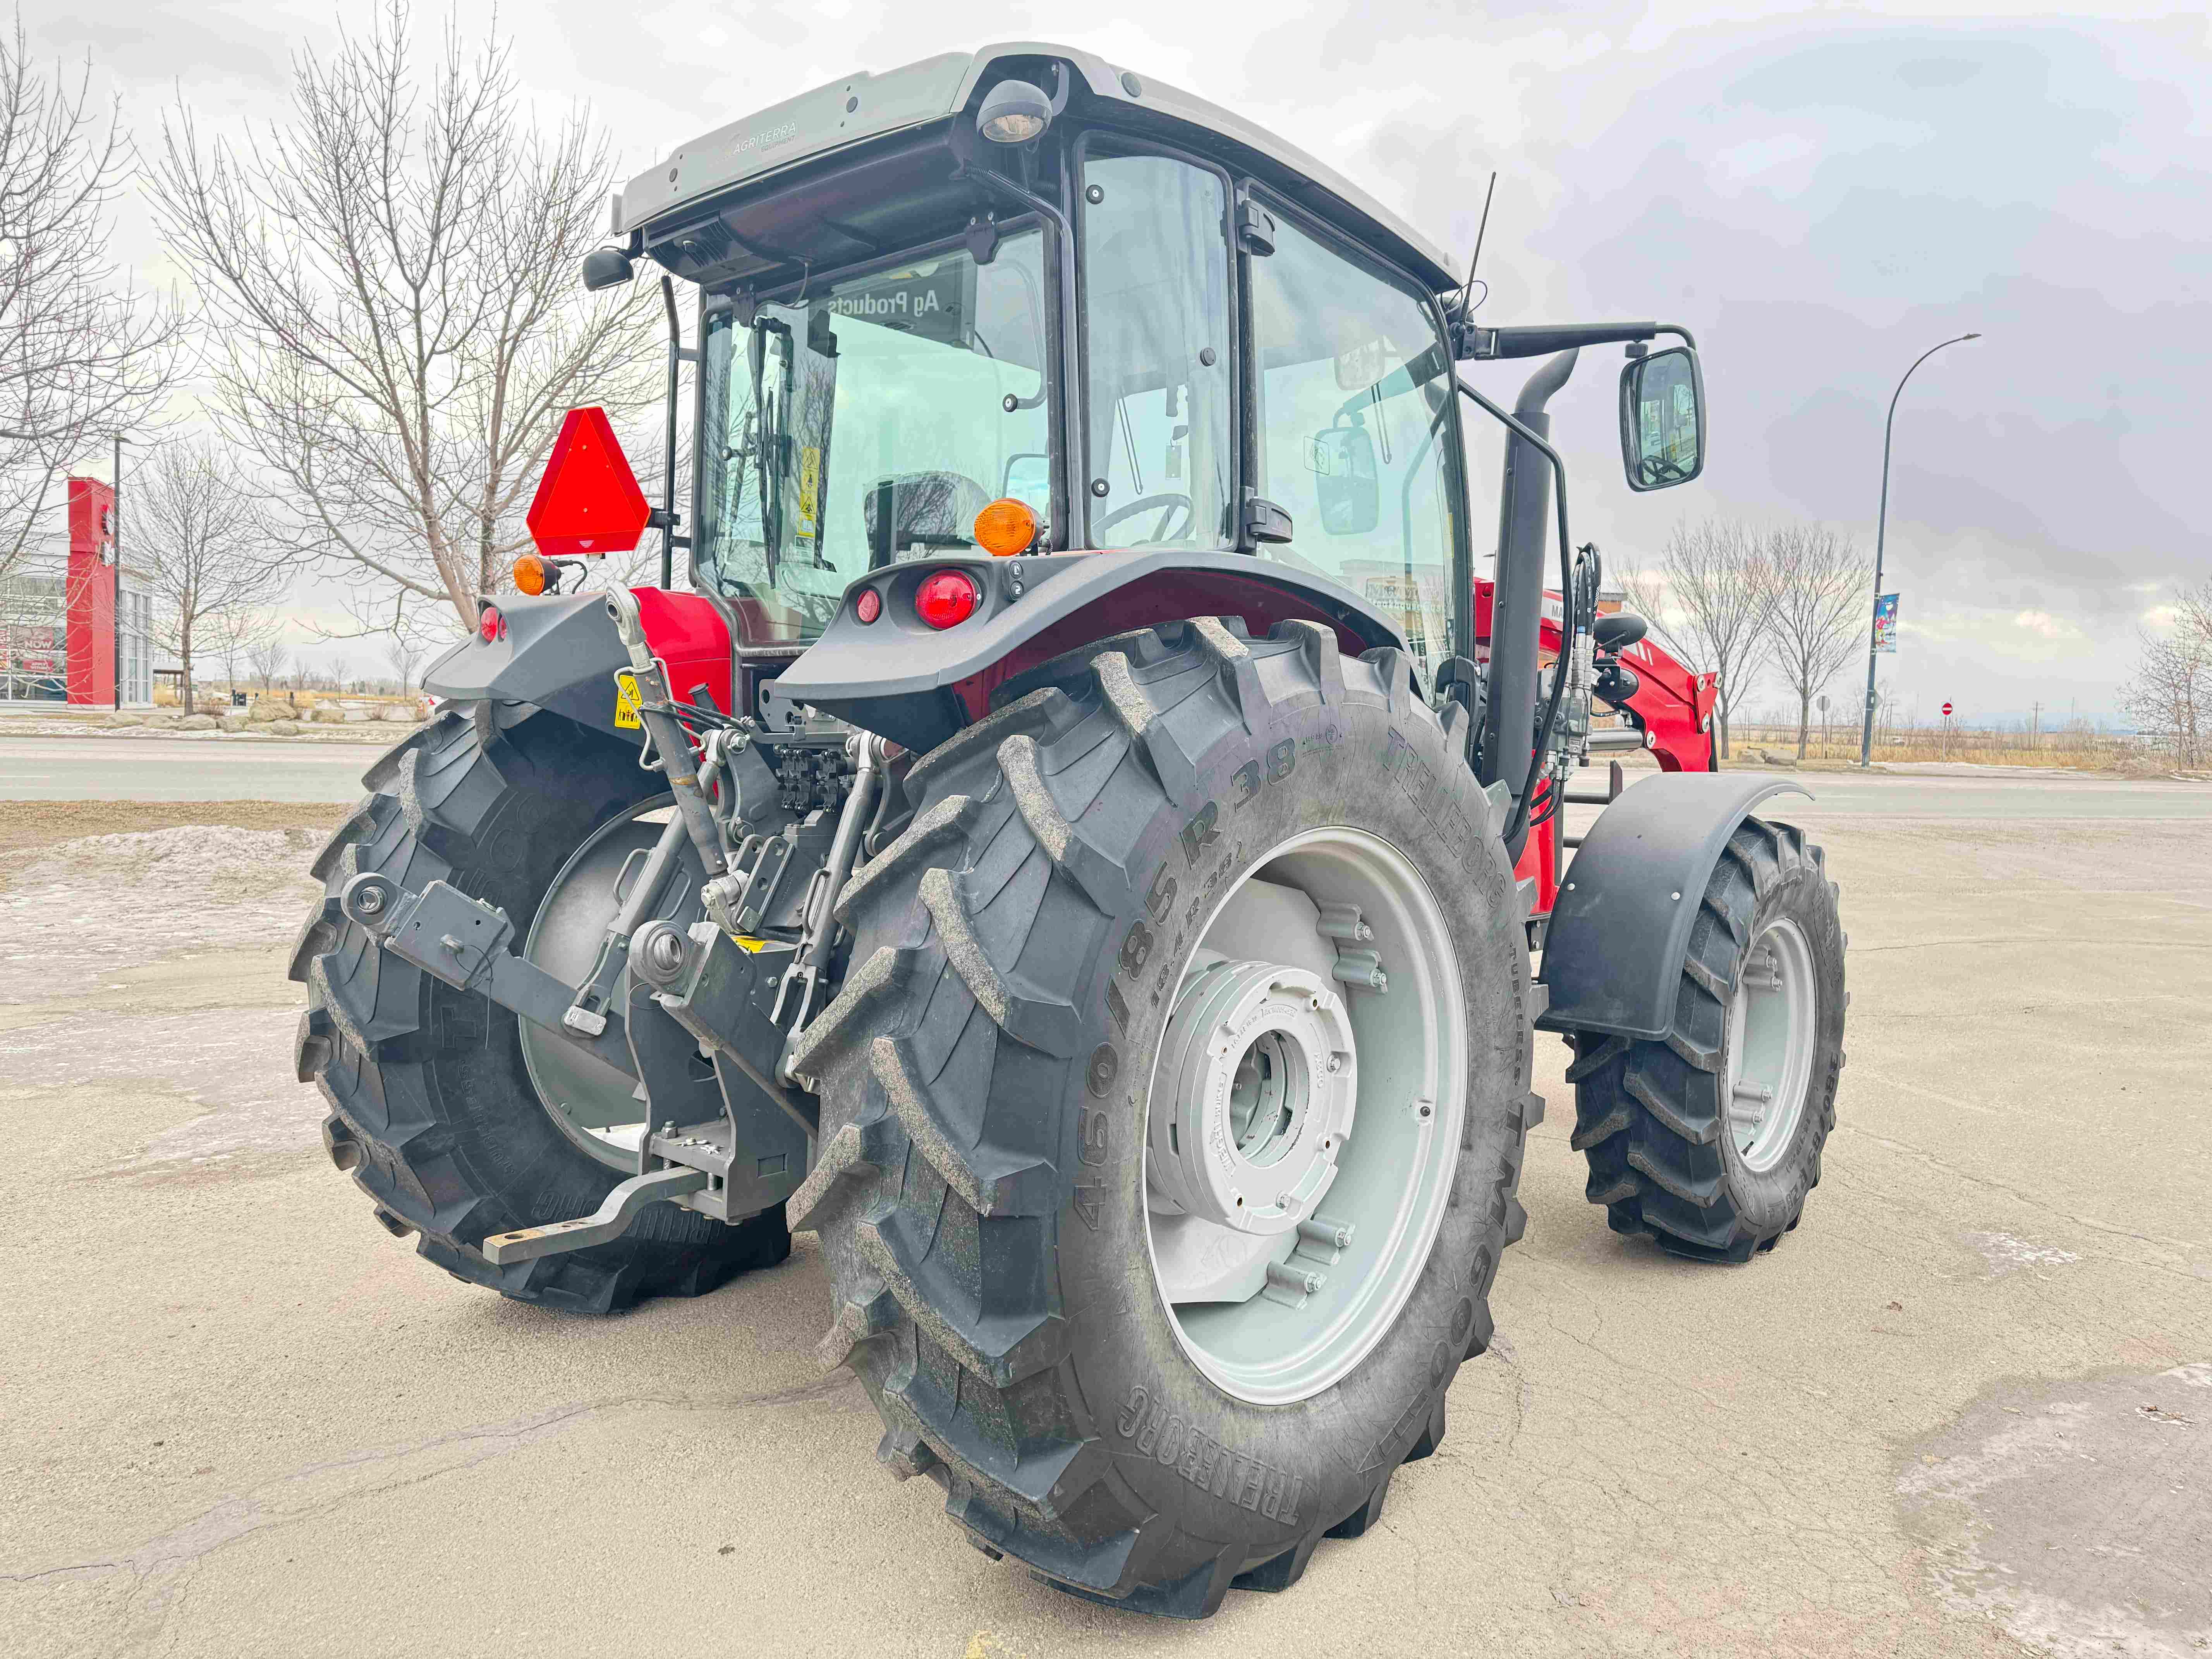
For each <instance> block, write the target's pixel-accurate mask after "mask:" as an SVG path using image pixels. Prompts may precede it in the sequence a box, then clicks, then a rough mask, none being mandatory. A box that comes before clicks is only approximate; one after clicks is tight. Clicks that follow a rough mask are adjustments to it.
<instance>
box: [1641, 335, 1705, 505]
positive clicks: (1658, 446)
mask: <svg viewBox="0 0 2212 1659" xmlns="http://www.w3.org/2000/svg"><path fill="white" fill-rule="evenodd" d="M1620 461H1621V465H1623V466H1624V467H1626V469H1627V471H1628V487H1629V488H1630V489H1634V490H1645V489H1667V488H1668V486H1670V485H1673V484H1679V483H1689V482H1690V480H1691V479H1692V478H1694V477H1697V476H1698V474H1699V473H1700V472H1702V471H1705V376H1704V375H1703V374H1701V373H1700V372H1699V368H1698V354H1697V353H1696V352H1694V351H1692V350H1691V349H1689V348H1688V347H1687V346H1672V347H1669V348H1668V349H1667V350H1665V351H1654V352H1652V353H1650V355H1649V356H1643V357H1634V358H1631V359H1630V360H1629V363H1628V367H1627V368H1624V369H1622V370H1621V371H1620Z"/></svg>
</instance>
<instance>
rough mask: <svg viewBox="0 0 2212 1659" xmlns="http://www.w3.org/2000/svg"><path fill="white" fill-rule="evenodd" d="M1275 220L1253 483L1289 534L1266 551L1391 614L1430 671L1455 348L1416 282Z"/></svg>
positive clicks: (1444, 530)
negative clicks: (1440, 332)
mask: <svg viewBox="0 0 2212 1659" xmlns="http://www.w3.org/2000/svg"><path fill="white" fill-rule="evenodd" d="M1276 220H1277V224H1276V235H1275V251H1274V252H1273V254H1271V255H1268V256H1267V257H1265V258H1256V257H1255V258H1252V259H1251V260H1249V262H1248V268H1249V271H1250V273H1251V275H1250V283H1251V295H1252V342H1253V352H1254V358H1255V382H1256V390H1257V392H1258V408H1257V422H1258V433H1257V440H1258V441H1257V443H1256V444H1255V451H1256V456H1255V459H1256V460H1257V463H1258V475H1257V477H1255V478H1254V480H1253V484H1254V486H1255V489H1257V491H1258V492H1259V494H1260V495H1262V496H1264V497H1265V498H1266V499H1267V500H1268V501H1273V503H1274V504H1275V505H1276V506H1278V507H1282V508H1283V509H1284V510H1285V511H1286V512H1287V513H1289V514H1290V515H1291V539H1290V540H1289V541H1288V542H1286V543H1282V544H1263V545H1262V546H1261V548H1260V549H1259V552H1260V554H1261V556H1262V557H1266V558H1271V559H1275V560H1278V561H1279V562H1283V563H1285V564H1291V565H1296V566H1297V567H1298V568H1301V569H1304V570H1307V571H1311V572H1316V573H1318V574H1322V575H1324V576H1327V577H1328V578H1329V579H1330V580H1334V581H1336V582H1339V583H1340V584H1341V585H1342V586H1346V587H1348V588H1350V589H1351V590H1352V592H1355V593H1357V594H1358V595H1359V596H1360V597H1361V598H1362V599H1364V600H1365V601H1366V602H1367V603H1368V604H1369V605H1370V606H1372V607H1373V608H1374V609H1375V610H1376V611H1380V612H1382V613H1383V615H1384V616H1387V617H1391V618H1393V619H1394V620H1396V621H1397V622H1398V623H1399V626H1400V627H1401V629H1402V630H1403V631H1404V633H1405V635H1406V639H1407V644H1408V645H1409V646H1410V647H1412V650H1413V654H1414V656H1415V657H1416V658H1418V659H1419V660H1420V662H1421V665H1422V667H1423V670H1424V673H1425V674H1426V673H1427V672H1428V671H1433V669H1434V668H1435V666H1436V665H1437V663H1439V662H1440V661H1442V660H1443V658H1445V657H1446V656H1448V655H1449V654H1450V653H1451V643H1450V640H1451V615H1452V604H1451V586H1450V575H1451V569H1452V544H1453V527H1452V519H1451V502H1452V501H1453V500H1454V498H1455V495H1457V493H1458V484H1457V474H1456V471H1455V468H1456V457H1457V449H1456V445H1455V430H1454V428H1453V425H1452V411H1451V390H1452V383H1451V379H1450V376H1449V373H1448V372H1447V366H1448V364H1449V357H1448V356H1446V355H1445V353H1444V352H1443V349H1442V348H1441V345H1440V343H1439V341H1438V339H1437V329H1436V325H1435V323H1434V321H1433V319H1431V314H1430V308H1429V307H1428V306H1427V305H1426V304H1425V302H1424V301H1423V299H1422V298H1421V296H1420V295H1419V293H1418V291H1417V290H1415V289H1413V288H1412V287H1411V286H1410V285H1406V284H1401V283H1400V281H1399V280H1398V279H1396V278H1395V277H1393V276H1388V275H1386V274H1384V273H1383V271H1381V270H1378V269H1376V268H1374V267H1371V266H1369V265H1367V264H1364V263H1363V262H1356V261H1354V260H1353V259H1352V258H1349V257H1347V256H1346V255H1345V254H1342V253H1340V252H1337V251H1336V249H1334V247H1332V246H1329V245H1328V244H1327V243H1325V242H1323V241H1322V240H1320V239H1319V238H1317V237H1316V236H1313V235H1311V234H1308V233H1307V232H1305V231H1304V230H1303V229H1301V228H1299V227H1298V226H1297V225H1296V224H1295V223H1293V222H1291V221H1289V220H1288V219H1287V218H1285V216H1282V215H1280V214H1277V215H1276Z"/></svg>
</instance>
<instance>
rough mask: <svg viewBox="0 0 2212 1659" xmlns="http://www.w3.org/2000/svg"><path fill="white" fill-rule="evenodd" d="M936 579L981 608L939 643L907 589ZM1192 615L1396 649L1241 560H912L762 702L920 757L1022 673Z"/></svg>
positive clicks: (1311, 590) (1266, 564)
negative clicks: (875, 606)
mask: <svg viewBox="0 0 2212 1659" xmlns="http://www.w3.org/2000/svg"><path fill="white" fill-rule="evenodd" d="M945 568H959V569H962V570H965V571H966V572H968V574H969V575H971V576H973V577H974V578H975V580H976V582H977V584H978V586H980V587H981V590H982V599H981V604H980V605H978V606H977V607H976V610H975V615H973V616H972V617H969V618H968V620H967V621H965V622H963V623H958V624H957V625H956V626H954V627H951V628H948V629H943V630H941V631H940V630H939V629H933V628H931V627H929V626H928V625H927V623H923V622H922V621H921V619H920V618H919V617H917V616H916V615H915V608H914V590H915V587H916V586H919V584H920V583H921V580H922V578H923V577H925V576H927V575H928V574H930V573H931V572H932V571H934V570H941V569H945ZM863 587H873V588H875V589H877V590H878V592H880V594H881V596H882V611H881V613H880V615H879V616H878V618H877V620H876V621H874V622H872V623H862V622H861V621H860V619H859V618H858V617H856V616H855V615H854V599H855V598H856V596H857V595H858V594H859V592H860V590H861V589H862V588H863ZM1200 616H1206V617H1211V616H1231V617H1243V618H1244V619H1245V621H1246V622H1247V623H1249V624H1250V625H1251V627H1252V629H1253V631H1254V632H1255V633H1264V632H1265V631H1266V630H1267V629H1268V628H1269V627H1270V626H1272V625H1273V623H1278V622H1281V621H1284V620H1285V619H1288V618H1294V617H1303V618H1305V619H1308V620H1310V621H1314V622H1319V623H1325V624H1327V625H1328V626H1330V627H1332V628H1334V629H1335V630H1336V632H1337V636H1338V642H1339V643H1340V646H1341V647H1343V648H1344V649H1345V650H1346V651H1350V652H1354V653H1357V652H1360V651H1366V650H1370V649H1372V648H1374V647H1376V646H1383V645H1395V646H1400V647H1402V646H1403V645H1404V643H1405V641H1404V640H1403V639H1402V638H1401V636H1400V635H1399V633H1398V631H1397V629H1396V627H1395V624H1394V623H1392V622H1391V621H1390V620H1389V618H1388V617H1385V616H1384V615H1383V613H1381V612H1380V611H1376V610H1374V609H1373V608H1371V607H1370V606H1369V605H1367V604H1366V603H1365V602H1364V601H1363V600H1362V599H1360V598H1359V597H1358V595H1357V594H1355V593H1353V592H1351V591H1350V590H1349V589H1346V588H1343V587H1340V586H1337V585H1336V584H1335V583H1334V582H1333V581H1330V580H1328V579H1327V578H1326V577H1322V576H1318V575H1311V574H1307V573H1306V572H1304V571H1302V570H1299V569H1297V568H1294V567H1291V566H1289V565H1283V564H1276V563H1273V562H1270V561H1268V560H1265V559H1260V558H1255V557H1253V556H1249V555H1246V554H1237V553H1177V552H1160V553H1140V552H1128V553H1068V554H1060V555H1059V556H1053V557H1045V558H1020V559H992V558H983V557H966V556H962V557H950V558H948V557H938V558H928V559H915V560H912V561H909V562H906V563H903V564H897V565H893V566H892V567H890V568H889V569H885V570H878V571H872V572H871V573H870V574H867V575H866V576H864V577H862V578H860V580H857V581H855V582H854V583H853V584H852V585H851V586H848V587H847V589H846V590H845V595H844V599H843V600H842V602H841V603H840V604H839V605H838V607H837V614H836V617H835V618H834V619H832V621H831V622H830V623H829V626H828V627H827V628H826V629H823V634H822V637H821V638H820V639H818V640H817V641H815V642H814V644H813V645H812V646H811V647H808V649H807V650H806V652H805V654H804V655H802V656H801V657H799V659H798V660H797V661H796V662H794V663H793V664H792V665H791V666H790V667H789V668H787V669H786V670H785V671H784V672H783V675H782V677H781V678H780V679H778V680H777V681H776V682H775V687H776V690H775V696H776V697H777V698H778V699H780V700H781V699H787V700H788V701H790V702H793V703H811V704H812V705H813V706H814V707H816V708H820V709H823V710H825V711H826V712H828V713H829V714H835V715H836V716H837V717H838V718H840V719H841V720H850V721H852V722H853V723H854V725H855V726H862V727H865V728H866V729H867V730H869V731H872V732H881V733H882V734H883V735H884V736H885V737H887V738H891V739H893V740H894V741H896V742H897V743H901V744H904V745H905V746H906V747H907V748H908V749H911V750H915V752H916V753H922V752H926V751H927V750H931V749H934V748H935V747H936V746H937V745H938V744H940V743H943V742H944V741H945V739H946V738H949V737H951V735H952V734H953V733H954V732H957V731H958V730H960V728H961V727H963V726H966V725H968V724H969V722H970V721H972V720H977V719H979V718H981V716H982V715H983V714H985V713H987V711H988V697H989V694H990V692H991V691H992V690H994V689H995V688H996V687H997V686H998V685H999V684H1001V683H1003V682H1004V681H1005V680H1006V679H1008V678H1012V676H1013V675H1015V674H1018V673H1020V672H1021V671H1023V670H1024V669H1026V668H1030V667H1033V666H1035V665H1036V664H1038V663H1041V662H1044V661H1047V660H1048V659H1051V658H1053V657H1054V656H1057V655H1059V654H1060V653H1062V652H1064V651H1072V650H1074V649H1076V648H1077V647H1080V646H1084V645H1087V644H1089V643H1090V642H1091V641H1094V640H1101V639H1104V638H1106V637H1108V636H1109V635H1114V634H1119V633H1122V632H1125V631H1127V629H1135V628H1146V627H1150V626H1152V625H1153V624H1155V623H1164V622H1174V621H1180V620H1182V619H1183V618H1185V617H1200Z"/></svg>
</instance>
